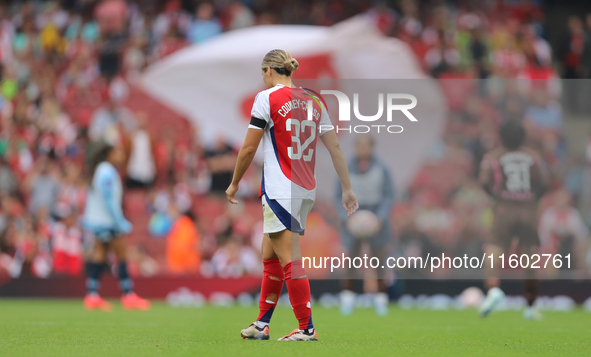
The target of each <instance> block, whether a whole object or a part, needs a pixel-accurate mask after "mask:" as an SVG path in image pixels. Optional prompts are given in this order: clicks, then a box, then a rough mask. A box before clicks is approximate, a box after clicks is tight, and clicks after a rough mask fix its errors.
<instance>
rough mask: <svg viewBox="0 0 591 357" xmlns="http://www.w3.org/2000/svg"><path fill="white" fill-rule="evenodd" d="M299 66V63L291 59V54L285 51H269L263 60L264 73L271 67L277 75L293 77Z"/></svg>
mask: <svg viewBox="0 0 591 357" xmlns="http://www.w3.org/2000/svg"><path fill="white" fill-rule="evenodd" d="M299 66H300V64H299V63H298V61H297V60H296V59H295V58H293V57H291V54H290V53H289V52H287V51H284V50H272V51H269V52H268V53H267V54H266V55H265V58H263V63H262V64H261V68H262V69H263V71H265V70H266V69H267V67H271V68H272V69H274V70H275V71H276V72H277V73H279V74H282V75H284V76H291V73H292V72H293V71H295V70H296V69H298V67H299Z"/></svg>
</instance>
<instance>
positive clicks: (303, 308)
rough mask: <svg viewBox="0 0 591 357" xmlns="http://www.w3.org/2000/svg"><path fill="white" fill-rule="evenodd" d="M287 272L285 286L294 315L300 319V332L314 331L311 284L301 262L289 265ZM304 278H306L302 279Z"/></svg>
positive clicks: (286, 266)
mask: <svg viewBox="0 0 591 357" xmlns="http://www.w3.org/2000/svg"><path fill="white" fill-rule="evenodd" d="M283 270H284V271H285V284H286V285H287V292H288V293H289V301H290V302H291V307H292V308H293V313H294V314H295V317H296V319H298V322H299V325H300V330H307V329H313V328H314V324H313V323H312V309H311V307H310V282H309V281H308V277H307V276H306V275H305V274H306V272H305V270H304V267H303V266H302V261H301V260H294V261H292V262H290V263H287V264H286V265H285V267H284V268H283ZM292 276H293V278H292ZM300 276H304V278H300Z"/></svg>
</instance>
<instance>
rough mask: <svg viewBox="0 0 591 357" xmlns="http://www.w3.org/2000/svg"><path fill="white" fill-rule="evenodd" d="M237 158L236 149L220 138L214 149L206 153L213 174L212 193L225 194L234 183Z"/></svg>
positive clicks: (209, 168) (208, 166)
mask: <svg viewBox="0 0 591 357" xmlns="http://www.w3.org/2000/svg"><path fill="white" fill-rule="evenodd" d="M236 156H237V155H236V152H234V149H232V147H231V146H230V145H229V144H228V143H227V142H226V140H225V138H223V137H218V138H217V140H216V142H215V145H214V147H213V148H211V149H209V150H207V151H206V152H205V158H206V159H207V168H208V170H209V172H210V173H211V186H210V188H209V190H210V192H211V193H214V194H220V195H222V194H224V192H225V191H226V188H227V187H228V185H229V184H230V182H232V174H233V172H234V165H236ZM224 195H225V194H224Z"/></svg>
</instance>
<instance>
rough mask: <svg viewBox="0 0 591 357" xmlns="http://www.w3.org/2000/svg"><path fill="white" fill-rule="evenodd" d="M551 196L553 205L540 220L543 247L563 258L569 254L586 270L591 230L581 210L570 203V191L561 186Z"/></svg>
mask: <svg viewBox="0 0 591 357" xmlns="http://www.w3.org/2000/svg"><path fill="white" fill-rule="evenodd" d="M550 199H551V200H552V204H551V205H550V206H549V207H548V208H546V209H545V210H544V211H543V213H542V215H541V217H540V222H539V235H540V242H541V250H542V251H543V252H544V253H545V254H560V255H561V256H563V257H564V256H567V255H569V254H570V255H571V256H572V259H573V265H574V266H575V267H577V268H579V269H580V268H582V269H587V268H588V267H586V266H585V260H586V259H587V252H588V250H587V249H588V247H589V238H590V236H589V229H588V228H587V226H586V225H585V222H584V221H583V218H582V217H581V214H580V213H579V211H578V210H577V209H576V208H574V207H573V206H572V205H571V204H572V202H571V201H572V199H571V196H570V194H569V193H568V191H567V190H565V189H559V190H558V191H556V192H554V193H553V194H552V196H551V198H550ZM564 268H566V267H564Z"/></svg>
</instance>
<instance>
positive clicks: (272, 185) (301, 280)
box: [226, 50, 359, 341]
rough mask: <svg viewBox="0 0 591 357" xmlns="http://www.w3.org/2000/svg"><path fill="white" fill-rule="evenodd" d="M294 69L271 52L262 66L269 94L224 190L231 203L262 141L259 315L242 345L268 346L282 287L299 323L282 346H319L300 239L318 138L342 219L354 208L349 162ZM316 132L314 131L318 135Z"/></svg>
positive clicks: (260, 101) (256, 110)
mask: <svg viewBox="0 0 591 357" xmlns="http://www.w3.org/2000/svg"><path fill="white" fill-rule="evenodd" d="M298 66H299V64H298V61H296V60H295V59H294V58H292V57H291V55H290V54H289V53H288V52H285V51H283V50H273V51H271V52H269V53H267V54H266V55H265V58H264V59H263V63H262V65H261V68H262V74H263V81H264V82H265V85H266V86H267V88H268V89H267V90H264V91H262V92H260V93H259V94H258V95H257V96H256V98H255V101H254V105H253V107H252V112H251V120H250V125H249V127H248V132H247V134H246V139H245V140H244V144H243V145H242V148H241V149H240V152H239V154H238V161H237V162H236V168H235V170H234V177H233V179H232V183H231V184H230V186H229V187H228V189H227V190H226V195H227V198H228V201H230V203H233V204H236V203H238V202H237V201H236V200H235V199H234V196H235V195H236V192H237V191H238V184H239V183H240V179H242V176H243V175H244V173H245V172H246V170H247V168H248V166H249V165H250V163H251V162H252V159H253V157H254V155H255V153H256V151H257V148H258V146H259V143H260V141H261V138H263V137H264V140H263V151H264V165H263V182H262V184H261V192H260V197H261V200H262V203H263V218H264V233H265V237H264V238H263V244H262V248H261V251H262V258H263V264H264V272H263V282H262V286H261V297H260V300H259V315H258V317H257V320H256V321H255V322H253V323H252V324H250V326H249V327H248V328H246V329H244V330H242V331H241V335H242V338H248V339H252V340H268V339H269V321H270V320H271V316H272V314H273V311H274V309H275V305H276V304H277V300H278V298H279V296H280V295H281V289H282V287H283V282H284V281H285V283H286V285H287V290H288V291H289V300H290V302H291V306H292V308H293V311H294V314H295V316H296V318H297V320H298V322H299V328H298V329H295V330H293V331H292V332H291V333H290V334H288V335H286V336H283V337H282V338H280V339H279V340H280V341H317V340H318V337H317V335H316V331H315V330H314V325H313V323H312V312H311V308H310V284H309V282H308V277H307V276H306V273H305V271H304V267H303V265H302V261H301V252H300V238H299V235H303V234H304V228H305V225H306V218H307V216H308V214H309V213H310V211H311V210H312V206H313V205H314V199H315V197H316V179H315V177H314V167H315V162H316V155H315V154H316V142H317V140H316V139H317V137H318V136H320V138H321V139H322V142H323V143H324V145H325V146H326V148H327V149H328V151H329V153H330V155H331V158H332V162H333V165H334V167H335V169H336V171H337V174H338V176H339V179H340V181H341V185H342V187H343V199H342V200H343V207H344V208H345V210H346V211H347V213H348V215H351V214H352V213H354V212H355V211H356V210H357V208H358V206H359V205H358V204H357V198H356V197H355V194H354V193H353V190H352V189H351V181H350V179H349V171H348V168H347V161H346V160H345V156H344V155H343V152H342V150H341V148H340V146H339V141H338V139H337V136H336V134H335V133H334V131H333V130H328V129H327V128H332V125H331V122H330V118H329V117H328V113H327V110H326V106H325V105H324V104H323V102H322V99H321V98H320V97H318V96H316V95H315V94H314V93H313V92H311V91H309V90H306V89H302V88H296V87H294V85H293V83H292V81H291V73H292V72H293V71H295V70H296V69H297V68H298ZM319 129H320V130H319Z"/></svg>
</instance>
